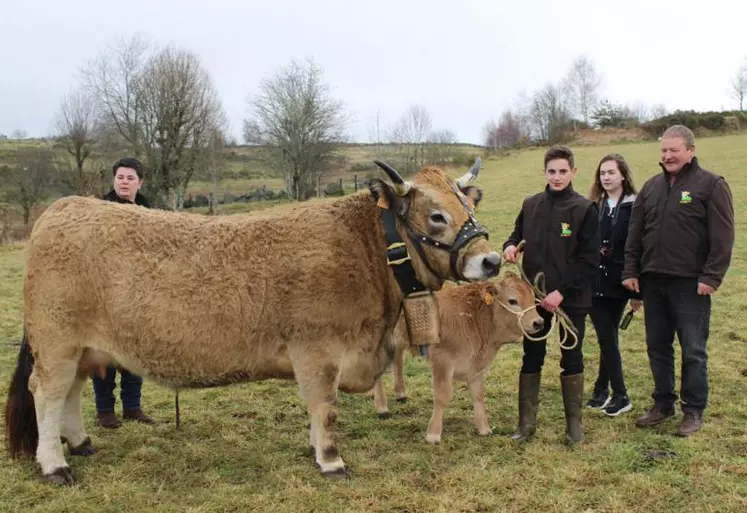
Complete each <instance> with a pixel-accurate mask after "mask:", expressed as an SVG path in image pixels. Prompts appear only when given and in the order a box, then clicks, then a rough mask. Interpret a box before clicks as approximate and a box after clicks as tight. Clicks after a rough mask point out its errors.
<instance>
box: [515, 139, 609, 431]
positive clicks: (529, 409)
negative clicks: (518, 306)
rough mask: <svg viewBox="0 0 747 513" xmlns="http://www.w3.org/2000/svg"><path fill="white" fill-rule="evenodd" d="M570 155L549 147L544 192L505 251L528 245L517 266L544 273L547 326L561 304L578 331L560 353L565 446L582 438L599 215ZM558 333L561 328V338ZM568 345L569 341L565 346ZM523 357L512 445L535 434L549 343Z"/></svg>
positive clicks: (526, 207) (529, 203) (529, 344)
mask: <svg viewBox="0 0 747 513" xmlns="http://www.w3.org/2000/svg"><path fill="white" fill-rule="evenodd" d="M573 160H574V159H573V152H572V151H571V150H570V149H569V148H567V147H565V146H553V147H552V148H550V149H549V150H547V152H546V153H545V169H544V172H545V179H546V181H547V185H546V186H545V190H544V191H543V192H541V193H539V194H535V195H534V196H530V197H528V198H526V199H525V200H524V204H523V205H522V207H521V212H519V215H518V217H517V218H516V224H515V227H514V231H513V233H512V234H511V235H510V236H509V237H508V240H507V241H506V242H505V244H504V245H503V255H504V258H505V259H506V261H508V262H516V258H517V254H516V246H517V245H518V244H519V242H520V241H521V240H525V241H526V248H525V250H524V257H523V260H522V267H523V269H524V272H525V273H526V275H527V278H529V279H530V280H532V281H534V279H535V277H536V276H537V274H538V273H539V272H543V273H544V275H545V283H546V289H547V290H546V291H547V296H546V297H545V298H544V299H543V300H542V301H541V302H540V304H539V305H538V307H537V311H538V312H539V314H540V315H541V316H542V317H543V318H544V320H545V328H544V330H543V331H542V332H540V333H539V334H537V336H541V335H545V334H546V333H547V330H548V329H549V328H550V319H551V318H552V316H553V312H555V310H557V309H558V308H559V307H561V306H562V308H563V311H565V312H566V313H567V314H568V316H569V317H570V319H571V321H572V322H573V325H574V327H575V328H576V331H577V332H578V343H577V344H576V345H575V347H574V348H573V349H569V350H566V349H561V357H560V366H561V368H562V369H563V372H562V373H561V375H560V380H561V381H560V383H561V386H562V392H563V406H564V407H565V419H566V436H567V440H568V443H569V444H574V443H578V442H582V441H583V439H584V433H583V428H582V425H581V412H582V410H583V395H584V361H583V352H582V346H583V344H582V342H583V338H584V326H585V320H586V314H587V313H588V311H589V309H590V308H591V289H592V282H593V279H594V276H595V273H596V267H597V265H598V262H599V252H598V251H599V233H598V225H599V216H598V210H597V206H596V204H595V203H594V202H592V201H590V200H588V199H586V198H585V197H583V196H582V195H580V194H579V193H577V192H575V191H574V190H573V185H572V184H571V182H572V180H573V178H574V177H575V176H576V171H577V170H576V168H575V167H574V162H573ZM563 331H564V330H563V329H562V328H561V329H560V330H559V335H560V337H561V338H562V337H563V335H564V333H563ZM572 341H573V339H572V337H570V336H569V339H568V342H566V343H567V344H568V343H572ZM523 344H524V357H523V364H522V368H521V374H520V376H519V428H518V431H517V433H516V434H514V435H513V437H512V438H513V439H514V440H527V439H528V438H530V437H531V436H532V435H533V434H534V432H535V430H536V428H537V408H538V406H539V388H540V376H541V373H542V365H543V363H544V361H545V354H546V351H547V346H546V342H545V341H542V342H536V341H532V340H529V339H527V338H524V342H523Z"/></svg>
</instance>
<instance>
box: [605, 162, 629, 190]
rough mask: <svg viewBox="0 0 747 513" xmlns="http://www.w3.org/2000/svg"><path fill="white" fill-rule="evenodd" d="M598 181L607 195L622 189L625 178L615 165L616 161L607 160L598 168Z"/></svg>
mask: <svg viewBox="0 0 747 513" xmlns="http://www.w3.org/2000/svg"><path fill="white" fill-rule="evenodd" d="M599 181H600V182H601V183H602V188H603V189H604V190H605V192H606V193H607V194H608V195H609V194H612V193H617V192H619V191H621V190H622V187H623V182H624V181H625V178H624V177H623V174H622V173H621V172H620V169H619V168H618V167H617V162H616V161H614V160H608V161H607V162H605V163H604V164H602V165H601V167H600V168H599Z"/></svg>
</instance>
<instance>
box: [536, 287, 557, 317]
mask: <svg viewBox="0 0 747 513" xmlns="http://www.w3.org/2000/svg"><path fill="white" fill-rule="evenodd" d="M562 302H563V294H561V293H560V292H558V291H557V290H553V291H552V292H550V293H549V294H548V295H547V296H546V297H545V299H543V300H542V301H540V304H539V305H540V306H541V307H542V308H544V309H545V310H547V311H548V312H550V313H553V312H554V311H555V310H557V309H558V307H559V306H560V303H562Z"/></svg>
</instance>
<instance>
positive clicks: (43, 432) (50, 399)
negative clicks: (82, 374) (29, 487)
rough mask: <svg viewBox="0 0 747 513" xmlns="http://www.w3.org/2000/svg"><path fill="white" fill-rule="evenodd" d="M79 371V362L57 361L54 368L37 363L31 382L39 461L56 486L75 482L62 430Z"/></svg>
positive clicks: (45, 474) (44, 363) (42, 469)
mask: <svg viewBox="0 0 747 513" xmlns="http://www.w3.org/2000/svg"><path fill="white" fill-rule="evenodd" d="M77 368H78V362H77V361H74V360H57V361H55V362H54V364H52V365H49V364H47V363H46V362H44V361H38V362H37V363H36V365H35V367H34V371H33V373H32V374H31V377H30V379H29V388H30V389H31V392H32V394H33V395H34V404H35V405H36V418H37V423H38V427H39V446H38V447H37V449H36V460H37V461H38V462H39V466H40V467H41V471H42V475H43V476H44V478H45V479H46V480H47V481H49V482H51V483H54V484H72V483H73V475H72V473H71V472H70V467H69V466H68V464H67V461H65V456H64V455H63V452H62V442H61V441H60V434H61V433H60V427H61V423H62V417H63V412H64V410H65V402H66V399H67V396H68V393H69V392H70V389H71V388H72V387H73V383H74V381H75V379H76V373H77Z"/></svg>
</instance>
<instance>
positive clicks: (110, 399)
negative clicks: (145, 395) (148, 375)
mask: <svg viewBox="0 0 747 513" xmlns="http://www.w3.org/2000/svg"><path fill="white" fill-rule="evenodd" d="M117 370H119V374H120V380H119V388H120V392H119V394H120V398H121V399H122V408H123V409H124V410H136V409H138V408H140V390H141V389H142V386H143V378H141V377H140V376H136V375H135V374H132V373H131V372H128V371H126V370H125V369H118V368H117V367H107V368H106V377H105V378H104V379H101V378H100V377H99V375H98V374H95V373H94V375H93V392H94V394H95V396H96V411H98V412H99V413H107V412H113V411H114V389H115V388H116V387H117V381H116V373H117Z"/></svg>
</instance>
